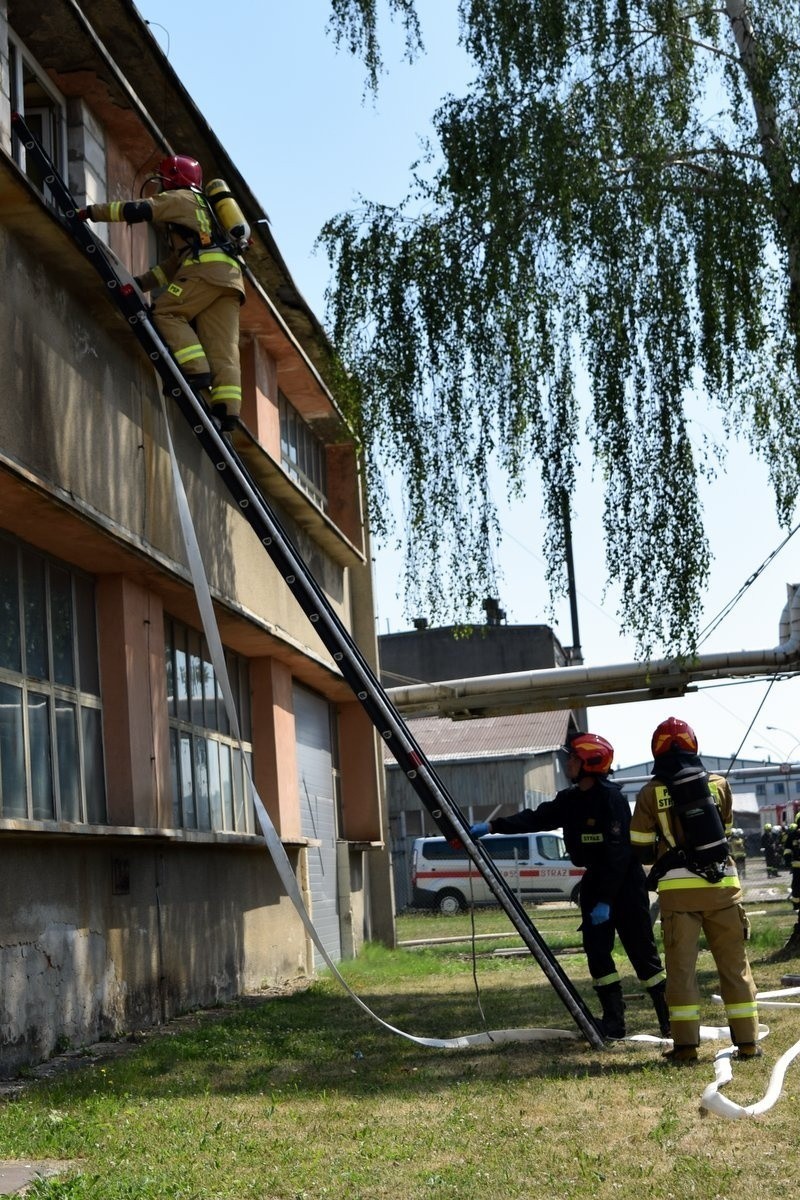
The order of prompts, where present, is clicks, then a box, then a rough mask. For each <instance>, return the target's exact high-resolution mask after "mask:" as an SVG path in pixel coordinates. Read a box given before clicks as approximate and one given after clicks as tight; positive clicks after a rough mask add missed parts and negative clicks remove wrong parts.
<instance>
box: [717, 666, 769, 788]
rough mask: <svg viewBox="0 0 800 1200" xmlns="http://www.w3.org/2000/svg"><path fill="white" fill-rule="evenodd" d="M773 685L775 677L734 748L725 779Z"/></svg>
mask: <svg viewBox="0 0 800 1200" xmlns="http://www.w3.org/2000/svg"><path fill="white" fill-rule="evenodd" d="M774 683H775V677H774V676H773V678H772V679H770V681H769V684H768V686H767V690H766V691H765V692H764V695H763V697H762V699H761V703H760V704H759V706H758V708H757V709H756V711H755V712H754V713H753V719H752V721H751V722H750V724H749V725H748V726H747V729H746V730H745V734H744V737H743V738H742V740H741V741H740V742H739V745H738V746H737V747H736V753H735V754H734V756H733V758H732V759H731V761H730V762H729V763H728V769H727V770H726V772H725V778H726V779H727V778H728V775H729V774H730V772H731V769H732V768H733V764H734V763H735V762H736V760H737V758H738V757H739V751H740V750H741V748H742V746H743V745H744V744H745V742H746V741H747V739H748V737H749V736H750V730H751V729H752V728H753V726H754V725H755V723H756V720H757V719H758V714H759V713H760V712H761V710H762V708H763V707H764V705H765V704H766V702H767V697H768V696H769V694H770V692H771V691H772V687H773V684H774Z"/></svg>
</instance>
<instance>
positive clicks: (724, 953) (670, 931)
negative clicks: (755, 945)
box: [661, 904, 758, 1046]
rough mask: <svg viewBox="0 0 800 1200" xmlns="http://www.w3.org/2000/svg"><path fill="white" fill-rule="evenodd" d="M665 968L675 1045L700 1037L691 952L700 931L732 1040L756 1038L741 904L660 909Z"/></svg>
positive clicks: (695, 949) (694, 963)
mask: <svg viewBox="0 0 800 1200" xmlns="http://www.w3.org/2000/svg"><path fill="white" fill-rule="evenodd" d="M661 932H662V935H663V938H664V958H665V961H666V967H667V1004H668V1005H669V1019H670V1025H671V1027H672V1036H673V1038H674V1039H675V1044H676V1045H680V1046H696V1045H697V1044H698V1043H699V1041H700V989H699V987H698V983H697V953H698V949H699V940H700V933H701V932H703V933H704V934H705V936H706V942H707V943H708V948H709V950H710V951H711V954H712V956H713V958H714V962H715V964H716V967H717V973H718V975H719V987H720V993H721V995H722V1001H723V1003H724V1005H725V1015H726V1016H727V1018H728V1025H729V1026H730V1031H731V1039H732V1041H733V1042H734V1043H735V1044H736V1045H737V1046H739V1045H742V1044H743V1043H746V1042H756V1041H758V1012H757V1007H756V985H755V983H754V982H753V976H752V974H751V972H750V964H749V963H748V961H747V953H746V950H745V938H746V933H747V918H746V916H745V914H744V909H743V908H742V906H741V904H730V905H728V906H726V907H724V908H717V909H713V910H711V911H708V912H664V911H663V908H662V912H661Z"/></svg>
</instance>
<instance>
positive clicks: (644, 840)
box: [631, 829, 658, 846]
mask: <svg viewBox="0 0 800 1200" xmlns="http://www.w3.org/2000/svg"><path fill="white" fill-rule="evenodd" d="M657 841H658V834H657V833H652V832H651V833H639V832H638V830H636V829H632V830H631V842H632V844H633V845H634V846H652V845H654V844H655V843H656V842H657Z"/></svg>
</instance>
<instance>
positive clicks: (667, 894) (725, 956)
mask: <svg viewBox="0 0 800 1200" xmlns="http://www.w3.org/2000/svg"><path fill="white" fill-rule="evenodd" d="M697 749H698V747H697V738H696V736H695V733H694V730H693V729H692V728H691V726H689V725H687V724H686V722H685V721H681V720H679V719H678V718H677V717H669V718H668V719H667V720H666V721H662V722H661V724H660V725H659V726H658V727H657V729H656V730H655V732H654V733H653V740H652V751H653V779H652V780H651V781H650V782H649V783H646V784H645V786H644V787H643V788H642V789H641V791H640V792H639V794H638V796H637V797H636V807H635V808H634V812H633V820H632V821H631V841H632V843H633V845H634V847H635V848H636V850H637V851H638V852H639V853H640V854H641V856H642V859H643V860H644V861H646V862H653V861H655V866H654V868H653V871H652V872H651V875H650V880H651V881H653V880H655V881H657V885H658V899H659V905H660V908H661V931H662V934H663V938H664V957H665V960H666V967H667V1003H668V1005H669V1020H670V1025H671V1027H672V1037H673V1047H672V1049H671V1050H669V1051H668V1052H667V1053H666V1055H665V1057H666V1058H667V1059H668V1060H669V1061H671V1062H674V1063H692V1062H696V1061H697V1047H698V1045H699V1042H700V990H699V987H698V983H697V955H698V950H699V940H700V934H701V933H704V934H705V937H706V942H707V944H708V948H709V950H710V951H711V954H712V956H713V958H714V962H715V964H716V967H717V972H718V974H719V983H720V991H721V993H722V1000H723V1003H724V1005H725V1014H726V1016H727V1018H728V1025H729V1027H730V1032H731V1040H732V1041H733V1043H734V1045H735V1046H736V1048H737V1054H738V1057H739V1058H756V1057H758V1056H759V1055H760V1054H761V1049H760V1047H759V1045H758V1012H757V1007H756V987H755V984H754V982H753V976H752V974H751V972H750V965H749V963H748V961H747V953H746V950H745V942H746V940H747V938H748V936H749V923H748V920H747V917H746V916H745V912H744V908H743V907H742V891H741V888H740V886H739V877H738V875H737V873H736V866H735V864H734V861H733V859H732V858H731V856H730V849H729V846H728V842H727V839H726V829H727V830H728V832H729V831H730V827H731V817H732V813H733V796H732V795H731V789H730V787H729V785H728V781H727V780H726V779H724V778H723V777H722V776H721V775H709V774H708V773H707V772H706V770H705V767H704V766H703V764H702V762H701V760H700V758H699V757H698V754H697Z"/></svg>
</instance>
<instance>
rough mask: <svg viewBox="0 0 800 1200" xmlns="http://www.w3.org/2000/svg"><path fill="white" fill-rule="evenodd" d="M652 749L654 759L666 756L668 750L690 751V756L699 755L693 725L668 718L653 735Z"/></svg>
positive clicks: (674, 718)
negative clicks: (661, 755) (662, 755)
mask: <svg viewBox="0 0 800 1200" xmlns="http://www.w3.org/2000/svg"><path fill="white" fill-rule="evenodd" d="M650 749H651V750H652V751H653V758H658V756H659V755H660V754H666V753H667V751H668V750H688V751H689V753H690V754H697V738H696V736H695V732H694V730H693V729H692V727H691V725H687V724H686V722H685V721H681V720H680V719H679V718H678V717H667V719H666V721H662V722H661V724H660V725H659V726H658V727H657V728H656V730H655V732H654V733H653V740H652V742H651V743H650Z"/></svg>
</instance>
